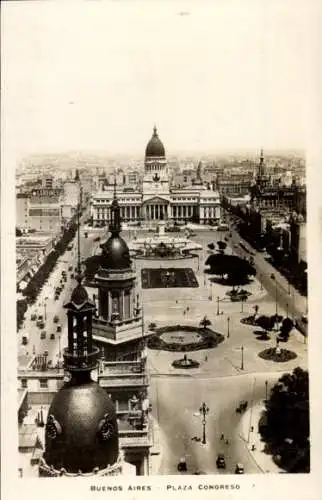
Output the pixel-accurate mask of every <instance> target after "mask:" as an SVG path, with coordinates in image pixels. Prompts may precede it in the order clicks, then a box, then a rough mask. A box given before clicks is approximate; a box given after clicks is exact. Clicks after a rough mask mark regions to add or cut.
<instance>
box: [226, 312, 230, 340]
mask: <svg viewBox="0 0 322 500" xmlns="http://www.w3.org/2000/svg"><path fill="white" fill-rule="evenodd" d="M229 322H230V317H229V316H228V317H227V339H229Z"/></svg>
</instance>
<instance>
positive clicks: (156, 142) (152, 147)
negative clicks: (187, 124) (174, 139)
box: [145, 127, 165, 158]
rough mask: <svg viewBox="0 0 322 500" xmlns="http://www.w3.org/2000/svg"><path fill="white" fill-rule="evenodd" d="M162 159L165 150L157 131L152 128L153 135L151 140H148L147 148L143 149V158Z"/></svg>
mask: <svg viewBox="0 0 322 500" xmlns="http://www.w3.org/2000/svg"><path fill="white" fill-rule="evenodd" d="M160 156H161V157H164V156H165V150H164V146H163V144H162V142H161V141H160V139H159V136H158V133H157V129H156V127H154V129H153V135H152V137H151V139H150V140H149V142H148V144H147V147H146V149H145V157H146V158H149V157H160Z"/></svg>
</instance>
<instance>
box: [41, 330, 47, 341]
mask: <svg viewBox="0 0 322 500" xmlns="http://www.w3.org/2000/svg"><path fill="white" fill-rule="evenodd" d="M40 338H41V340H45V338H46V332H45V330H43V331H42V332H40Z"/></svg>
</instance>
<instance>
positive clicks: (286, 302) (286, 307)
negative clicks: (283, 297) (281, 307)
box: [286, 302, 288, 318]
mask: <svg viewBox="0 0 322 500" xmlns="http://www.w3.org/2000/svg"><path fill="white" fill-rule="evenodd" d="M286 317H287V318H288V302H286Z"/></svg>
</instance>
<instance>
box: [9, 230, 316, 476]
mask: <svg viewBox="0 0 322 500" xmlns="http://www.w3.org/2000/svg"><path fill="white" fill-rule="evenodd" d="M194 231H195V236H194V241H195V242H196V243H197V244H200V245H201V246H202V251H200V252H199V253H198V255H194V256H187V258H185V259H178V260H175V259H171V263H169V261H168V260H167V259H166V258H165V259H159V260H158V259H155V260H151V259H147V260H145V259H137V260H134V262H133V264H134V267H135V271H136V289H137V292H138V293H139V294H140V296H141V303H142V304H143V314H144V330H145V331H149V329H150V327H151V324H154V325H155V327H156V329H158V328H162V327H166V326H171V325H184V326H188V327H189V326H191V327H199V326H200V322H201V321H202V320H203V318H205V317H207V318H208V319H209V321H210V323H211V324H210V325H209V327H210V328H211V329H213V330H215V331H216V332H218V333H219V334H221V335H223V337H224V340H223V341H222V342H221V343H219V344H218V345H217V346H216V347H215V348H212V349H202V350H198V351H187V352H186V355H187V357H188V358H191V359H193V360H195V361H196V362H197V365H198V366H197V367H196V368H191V369H189V371H187V370H185V369H183V368H182V369H180V368H175V367H174V366H173V362H174V361H176V360H179V359H180V358H182V357H183V354H182V353H180V352H169V351H160V350H154V349H148V352H147V363H148V371H149V374H150V389H149V400H150V402H151V408H152V415H153V419H154V421H155V422H157V425H158V435H159V437H158V440H159V441H160V445H159V450H160V456H159V458H158V460H157V461H156V462H157V464H158V465H157V467H154V468H153V469H152V470H151V473H152V474H177V469H176V466H177V463H178V460H179V458H180V457H181V456H185V457H186V458H187V463H188V468H189V471H190V473H192V472H193V471H195V470H201V471H202V472H203V473H207V474H208V473H209V474H210V473H211V474H214V473H225V472H226V473H229V472H232V468H233V467H234V464H235V462H242V463H243V465H244V467H245V472H246V473H258V472H266V471H268V470H270V465H269V464H268V465H267V461H269V463H270V462H271V459H270V457H267V456H266V457H265V467H264V468H263V466H262V465H258V463H261V461H260V460H257V462H258V463H257V462H256V460H255V459H254V458H253V454H252V452H251V451H250V445H251V443H252V441H251V439H250V440H248V441H249V442H246V443H245V438H243V435H244V434H245V431H242V429H245V425H246V424H245V417H243V420H241V417H240V415H238V414H236V411H235V410H236V406H238V403H239V401H240V400H242V399H246V400H248V401H249V404H254V405H258V404H259V402H260V401H262V400H263V398H264V394H265V381H267V382H268V385H269V387H272V386H273V384H274V382H275V381H276V380H277V379H278V377H279V376H280V375H281V374H282V373H284V372H290V371H291V370H292V369H293V368H294V367H296V366H301V367H302V368H307V345H306V339H305V337H303V335H302V334H301V333H300V332H298V331H297V330H295V329H293V330H292V332H291V335H290V339H289V341H288V342H287V344H286V347H287V349H290V350H292V351H294V352H295V353H296V355H297V358H296V359H294V360H291V361H288V362H285V363H275V362H272V361H269V360H265V359H262V358H260V357H259V356H258V354H259V353H260V352H261V351H263V350H264V349H266V348H269V347H271V348H273V347H275V345H276V342H275V337H276V334H275V333H271V334H270V336H269V339H268V340H265V341H264V340H259V338H258V336H256V335H255V334H254V331H255V330H256V329H257V330H258V327H257V328H255V327H253V326H249V325H245V324H242V323H241V319H242V318H245V317H247V316H249V315H251V314H253V313H254V306H255V305H257V306H258V307H259V314H267V315H273V314H274V313H275V310H276V296H275V293H274V291H275V287H273V288H271V289H270V293H268V291H267V290H266V289H265V286H263V282H264V283H265V277H263V274H262V271H258V273H257V278H255V279H254V280H252V281H251V282H250V283H249V284H248V285H245V286H243V288H244V289H246V290H247V291H248V292H250V295H249V297H248V300H247V301H246V302H245V303H243V304H242V303H241V302H232V301H231V300H230V297H229V296H228V295H227V291H229V290H230V289H231V287H229V286H225V285H222V284H219V283H217V282H215V280H212V279H211V275H209V274H207V273H205V272H204V271H205V265H204V263H205V261H206V259H207V257H208V255H209V250H208V244H209V243H211V242H213V243H215V244H216V242H217V241H219V240H221V239H222V234H220V232H217V231H213V230H211V229H210V228H206V227H203V228H202V229H201V228H200V227H198V226H196V227H194ZM122 234H123V236H124V239H125V240H126V241H127V243H129V242H130V241H131V240H132V239H133V238H134V232H133V231H131V230H126V229H125V230H124V231H123V232H122ZM146 234H147V233H146V231H144V230H139V231H137V232H136V235H137V236H139V237H144V236H145V235H146ZM174 236H175V235H174ZM97 238H99V241H98V240H97ZM105 238H106V232H105V231H104V230H103V229H100V230H99V231H98V230H95V231H93V232H92V233H89V235H88V238H85V237H84V236H82V237H81V254H82V258H83V260H85V259H86V258H87V257H89V256H91V255H93V254H97V253H99V243H100V241H104V240H105ZM232 240H233V238H232ZM225 252H226V253H227V254H231V253H238V252H239V250H238V251H237V249H236V248H235V247H234V245H233V244H230V243H228V246H227V249H226V250H225ZM75 259H76V254H75V249H73V250H72V251H70V252H67V253H66V255H65V256H64V257H63V258H62V259H61V260H60V262H59V268H61V269H66V268H68V267H69V266H70V264H71V263H72V264H73V265H74V264H75ZM169 268H171V269H182V268H188V269H191V270H192V273H193V275H194V277H195V279H196V281H197V287H177V286H176V287H170V286H168V287H162V288H154V287H153V288H144V287H143V286H142V270H143V269H145V270H147V269H150V270H151V271H152V270H153V269H158V270H162V269H164V270H165V272H166V270H167V269H169ZM59 272H60V271H55V274H54V275H53V276H52V277H51V280H50V283H49V284H48V285H47V287H46V288H45V289H43V290H42V291H41V293H40V296H39V299H38V304H47V308H46V315H47V321H48V330H50V322H51V321H52V318H53V316H54V315H55V314H59V317H60V323H61V324H62V335H61V338H60V339H59V341H58V339H57V338H56V341H50V340H47V339H46V340H41V339H40V337H39V333H38V332H35V333H34V334H31V339H30V344H29V346H21V347H20V354H23V353H26V351H28V353H29V355H31V350H32V349H33V350H34V351H35V352H36V353H37V354H38V353H41V352H43V350H47V351H48V357H49V358H50V359H51V360H52V362H53V364H55V361H57V359H58V358H59V354H60V349H61V348H62V347H64V346H65V345H66V324H64V322H65V321H66V320H65V318H64V314H63V313H62V311H61V300H59V302H58V303H57V302H54V301H53V300H52V298H51V293H50V290H52V289H53V288H54V283H55V280H56V279H57V278H58V276H59ZM266 275H267V273H266V274H265V276H266ZM259 277H261V281H259V279H258V278H259ZM279 283H280V286H281V288H279V292H280V293H279V297H278V308H279V314H281V315H283V316H286V315H287V311H286V307H285V300H286V299H285V296H284V295H282V292H281V290H282V288H283V286H284V283H283V281H282V279H281V280H280V281H279ZM72 284H73V282H72V280H71V281H70V280H68V282H67V284H66V290H65V291H64V294H65V296H68V293H69V290H70V288H71V287H72ZM284 288H285V294H286V295H287V289H286V287H284ZM46 297H48V300H47V301H46V300H45V299H46ZM63 300H64V298H62V301H63ZM35 307H38V309H39V307H41V306H38V305H37V304H36V305H35ZM42 307H43V306H42ZM294 307H295V308H296V309H297V310H298V314H301V313H302V311H303V310H304V308H305V300H304V299H302V301H301V298H299V297H298V296H296V298H295V299H294ZM301 308H302V309H301ZM31 312H32V311H30V313H31ZM30 313H28V316H27V319H26V325H25V327H26V326H27V325H28V324H29V325H30V324H31V322H30V317H29V314H30ZM20 335H21V336H22V332H19V336H20ZM32 346H34V347H32ZM203 401H205V402H206V403H207V405H208V407H209V409H210V411H209V415H208V416H207V429H206V433H207V444H206V445H202V444H201V443H200V441H198V436H199V438H200V435H201V432H202V423H201V417H200V414H199V412H198V410H199V407H200V405H201V404H202V402H203ZM173 408H176V411H175V412H174V411H173ZM246 427H247V426H246ZM222 433H224V434H225V436H229V443H230V444H229V446H226V448H225V449H224V450H223V449H222V448H223V443H222V442H221V440H220V436H221V434H222ZM251 437H252V436H251ZM193 438H197V439H193ZM246 441H247V439H246ZM221 452H224V453H225V456H226V461H227V469H226V470H223V471H222V470H220V471H218V470H217V468H216V456H217V454H218V453H221ZM256 452H257V455H258V453H259V451H258V449H257V451H256ZM273 465H274V464H273ZM273 465H272V467H273Z"/></svg>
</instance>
